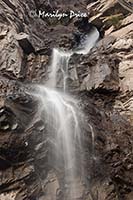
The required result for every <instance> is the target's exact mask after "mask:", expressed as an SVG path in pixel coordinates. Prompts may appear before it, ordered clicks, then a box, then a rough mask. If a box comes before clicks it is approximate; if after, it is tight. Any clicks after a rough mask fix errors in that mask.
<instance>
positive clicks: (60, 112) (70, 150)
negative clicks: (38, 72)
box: [37, 29, 99, 200]
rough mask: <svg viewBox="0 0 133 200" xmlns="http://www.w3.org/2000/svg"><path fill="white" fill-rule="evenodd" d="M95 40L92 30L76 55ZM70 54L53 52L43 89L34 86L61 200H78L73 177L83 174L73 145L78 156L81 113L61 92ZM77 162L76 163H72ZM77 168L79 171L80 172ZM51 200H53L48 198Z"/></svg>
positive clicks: (88, 47) (69, 97)
mask: <svg viewBox="0 0 133 200" xmlns="http://www.w3.org/2000/svg"><path fill="white" fill-rule="evenodd" d="M98 38H99V33H98V31H97V29H93V31H92V32H91V33H90V34H89V35H88V36H87V37H86V40H85V41H84V43H83V44H82V45H81V46H80V50H79V49H78V50H77V51H76V53H78V54H80V53H82V54H86V53H88V52H89V51H90V49H91V48H92V47H93V46H94V45H95V43H96V41H97V40H98ZM83 46H84V48H83ZM72 54H73V52H63V51H60V50H58V49H53V55H52V63H51V72H50V74H49V80H48V82H47V84H46V87H45V86H37V96H38V98H39V100H40V102H41V106H40V110H39V112H40V113H42V114H43V113H45V116H44V117H45V118H46V120H47V124H48V129H49V130H52V133H51V134H52V137H53V138H54V139H53V141H54V149H53V150H52V151H53V155H54V160H55V166H54V167H55V168H57V167H58V166H62V168H61V169H59V170H60V171H63V173H64V188H65V189H66V194H65V200H74V199H78V198H80V196H78V195H79V194H78V191H77V190H78V186H77V185H78V184H79V183H78V181H77V177H78V178H79V179H78V180H80V178H81V176H82V174H83V168H82V166H80V163H82V162H81V159H82V158H81V156H79V157H78V158H77V153H76V144H77V146H78V148H79V149H78V150H79V155H80V154H81V152H80V151H81V149H82V147H81V141H80V137H81V130H80V121H81V120H82V119H81V116H82V114H81V113H80V111H79V109H78V101H77V100H75V99H73V98H72V97H71V96H70V95H68V94H66V92H65V90H66V79H67V77H68V70H69V60H70V57H71V55H72ZM58 70H60V71H61V72H62V77H63V92H59V91H58V90H57V89H56V86H57V74H58V73H57V72H58ZM93 139H94V135H93ZM52 159H53V158H52ZM77 159H78V163H76V160H77ZM78 165H79V166H78ZM77 168H79V169H80V170H79V171H80V172H79V171H78V169H77ZM77 172H78V173H77ZM80 195H82V194H80ZM51 200H53V199H52V197H51Z"/></svg>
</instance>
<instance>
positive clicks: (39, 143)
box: [0, 0, 133, 200]
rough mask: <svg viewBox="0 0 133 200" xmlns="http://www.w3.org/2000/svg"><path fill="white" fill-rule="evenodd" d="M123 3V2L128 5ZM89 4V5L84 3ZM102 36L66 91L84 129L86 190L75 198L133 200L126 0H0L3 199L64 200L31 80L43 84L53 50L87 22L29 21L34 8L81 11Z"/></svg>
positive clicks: (74, 68)
mask: <svg viewBox="0 0 133 200" xmlns="http://www.w3.org/2000/svg"><path fill="white" fill-rule="evenodd" d="M127 4H128V5H127ZM87 5H88V6H87ZM86 7H87V8H88V13H89V21H90V22H91V23H92V24H94V25H95V26H97V27H98V29H99V30H100V31H101V36H103V35H104V37H103V38H102V39H101V40H99V42H98V43H97V45H96V47H95V48H93V49H92V50H91V52H90V53H89V54H87V55H76V54H74V55H73V56H72V58H71V60H70V64H69V80H68V84H69V91H70V92H72V93H73V94H74V95H75V96H76V97H78V99H79V100H80V107H81V109H83V110H84V113H85V114H86V121H87V122H88V123H90V124H91V125H92V126H93V129H94V133H95V158H93V155H92V148H91V147H92V145H91V137H92V136H91V129H90V128H89V126H88V127H87V128H85V127H84V129H85V130H84V129H83V133H84V141H83V142H84V148H85V152H86V157H85V158H86V159H85V161H84V165H85V169H86V174H87V176H86V188H87V191H86V193H85V194H84V198H82V197H81V196H80V195H81V193H82V186H81V185H80V184H79V185H78V186H77V190H78V192H77V199H78V200H79V199H86V200H118V199H119V200H132V199H133V154H132V152H133V149H132V148H133V136H132V131H133V130H132V125H133V78H132V75H133V68H132V66H133V65H132V63H133V61H132V60H133V51H132V49H133V38H132V37H133V33H132V30H133V21H132V19H133V16H132V14H131V9H132V8H131V2H130V1H127V2H125V1H124V0H119V1H116V0H115V1H112V0H108V1H104V0H102V1H99V0H97V1H82V0H81V1H78V2H77V1H75V0H73V1H69V3H68V1H66V0H64V1H63V0H62V1H54V3H53V1H43V0H39V1H36V0H31V1H28V0H27V1H22V0H13V1H10V0H2V1H1V2H0V44H1V45H0V199H1V200H44V199H45V200H57V199H58V200H63V189H62V187H61V177H62V176H63V175H62V174H61V172H60V171H58V170H55V169H54V168H53V166H52V165H51V164H50V163H49V162H48V156H49V154H50V149H51V147H52V143H51V141H50V139H49V134H48V132H47V131H46V129H45V128H46V127H45V123H44V120H43V119H42V118H41V116H40V115H39V114H38V110H37V106H38V103H37V101H36V99H35V98H33V96H32V95H31V94H29V91H31V90H33V88H34V85H32V86H31V85H30V84H31V83H36V82H37V83H44V82H45V81H46V80H47V79H48V73H49V65H50V60H51V55H52V48H53V47H58V46H59V47H62V48H67V49H70V48H71V47H74V46H75V43H76V42H75V41H74V35H73V33H75V32H78V33H80V34H81V33H84V32H86V31H89V29H90V27H91V26H90V24H88V23H87V22H86V20H76V19H73V20H71V21H70V20H68V19H65V20H63V21H60V22H57V21H53V20H49V19H45V20H44V19H42V18H38V17H37V18H36V17H33V16H31V11H33V10H35V9H42V10H45V9H46V10H47V9H49V10H50V11H52V10H53V9H62V10H69V9H75V10H83V11H84V10H85V8H86Z"/></svg>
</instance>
